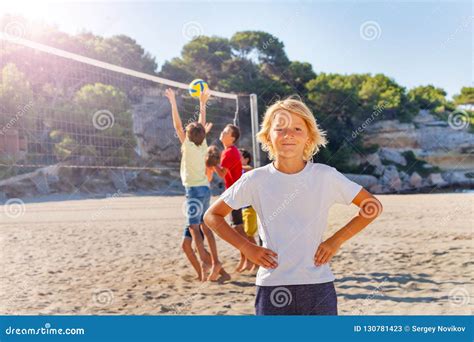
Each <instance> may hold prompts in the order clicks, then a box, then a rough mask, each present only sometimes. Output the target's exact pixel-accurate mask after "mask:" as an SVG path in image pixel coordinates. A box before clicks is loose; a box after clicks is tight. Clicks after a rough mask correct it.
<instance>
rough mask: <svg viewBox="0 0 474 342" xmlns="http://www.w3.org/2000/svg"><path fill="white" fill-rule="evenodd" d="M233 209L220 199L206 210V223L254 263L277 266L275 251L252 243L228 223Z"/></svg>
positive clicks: (266, 266)
mask: <svg viewBox="0 0 474 342" xmlns="http://www.w3.org/2000/svg"><path fill="white" fill-rule="evenodd" d="M231 211H232V208H231V207H229V206H228V205H227V204H226V203H225V202H224V201H223V200H222V199H218V200H217V201H216V202H215V203H213V204H212V205H211V207H210V208H209V209H208V210H207V211H206V213H205V215H204V223H205V224H206V225H207V226H208V227H209V228H211V229H212V230H213V231H214V232H215V233H216V234H217V235H219V236H220V237H221V238H222V239H223V240H225V241H227V242H228V243H230V244H231V245H232V246H234V247H235V248H237V249H238V250H240V251H241V252H242V253H244V255H245V256H246V257H247V258H249V259H250V261H252V262H253V263H255V264H257V265H260V266H262V267H265V268H275V267H277V266H278V264H277V262H276V260H275V259H276V258H277V254H276V253H275V252H273V251H272V250H270V249H267V248H264V247H260V246H257V245H255V244H253V243H251V242H250V241H248V240H247V239H246V238H245V237H243V236H242V235H240V234H239V233H238V232H237V231H236V230H235V229H232V228H231V227H230V226H229V225H228V224H227V222H226V221H225V217H226V216H227V215H229V214H230V212H231Z"/></svg>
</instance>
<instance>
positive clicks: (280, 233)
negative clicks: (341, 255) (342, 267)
mask: <svg viewBox="0 0 474 342" xmlns="http://www.w3.org/2000/svg"><path fill="white" fill-rule="evenodd" d="M361 189H362V186H361V185H359V184H357V183H355V182H353V181H351V180H350V179H348V178H347V177H346V176H344V175H343V174H342V173H340V172H339V171H337V170H336V169H335V168H334V167H331V166H328V165H325V164H320V163H312V162H307V163H306V165H305V167H304V169H303V170H301V171H300V172H298V173H295V174H286V173H283V172H280V171H278V170H277V169H276V168H275V167H274V166H273V163H270V164H268V165H266V166H263V167H260V168H256V169H254V170H251V171H248V172H246V173H244V174H243V175H242V177H241V178H240V179H239V180H238V181H237V182H235V183H234V184H233V185H232V186H231V187H230V188H228V189H227V190H226V191H225V192H224V193H223V194H222V195H221V196H220V198H222V199H223V201H224V202H225V203H226V204H227V205H229V206H230V207H232V209H239V208H242V207H246V206H249V205H251V206H252V207H253V208H254V209H255V211H256V212H257V216H258V219H257V222H258V234H259V235H260V238H261V239H262V242H263V247H266V248H269V249H271V250H273V251H274V252H275V253H277V254H278V258H277V262H278V266H277V267H276V268H275V269H266V268H263V267H260V268H259V270H258V273H257V279H256V284H257V285H259V286H280V285H301V284H317V283H325V282H329V281H333V280H334V279H335V277H334V275H333V273H332V271H331V268H330V267H329V264H324V265H321V266H319V267H317V266H316V265H315V264H314V255H315V253H316V250H317V248H318V246H319V244H320V243H321V242H322V238H323V233H324V231H325V230H326V228H327V218H328V211H329V208H330V207H331V206H332V205H333V204H334V203H340V204H346V205H349V204H351V202H352V200H353V199H354V197H355V196H356V195H357V194H358V193H359V191H360V190H361Z"/></svg>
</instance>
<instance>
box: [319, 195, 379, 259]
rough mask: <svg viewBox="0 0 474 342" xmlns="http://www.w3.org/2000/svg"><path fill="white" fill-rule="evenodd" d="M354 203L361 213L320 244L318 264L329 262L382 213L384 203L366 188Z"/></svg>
mask: <svg viewBox="0 0 474 342" xmlns="http://www.w3.org/2000/svg"><path fill="white" fill-rule="evenodd" d="M352 203H354V204H355V205H357V206H358V207H359V208H360V210H359V214H358V215H357V216H355V217H354V218H352V220H350V221H349V223H347V224H346V225H345V226H344V227H342V228H341V229H339V230H338V231H337V232H336V233H334V234H333V235H332V236H331V237H330V238H328V239H327V240H326V241H324V242H323V243H321V244H320V245H319V247H318V250H317V251H316V254H315V264H316V265H317V266H319V265H321V264H325V263H327V262H329V261H330V260H331V258H332V257H333V256H334V255H335V254H336V253H337V251H338V250H339V248H340V247H341V245H342V244H343V243H345V242H346V241H347V240H349V239H350V238H352V237H353V236H354V235H356V234H357V233H359V232H360V231H361V230H362V229H364V228H365V227H367V225H369V223H371V222H372V221H373V220H375V218H376V217H377V216H379V215H380V214H381V213H382V209H383V208H382V203H380V201H379V200H378V199H377V198H375V197H374V196H373V195H372V194H371V193H370V192H368V191H367V190H365V189H364V188H362V190H361V191H360V192H359V193H358V194H357V195H356V197H355V198H354V199H353V200H352Z"/></svg>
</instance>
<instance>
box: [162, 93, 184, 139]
mask: <svg viewBox="0 0 474 342" xmlns="http://www.w3.org/2000/svg"><path fill="white" fill-rule="evenodd" d="M165 96H166V97H167V98H168V100H169V102H170V105H171V116H172V118H173V126H174V130H175V131H176V135H177V136H178V139H179V141H180V142H181V144H182V143H183V142H184V139H185V138H186V134H185V133H184V130H183V123H182V122H181V118H180V117H179V112H178V105H177V104H176V97H175V94H174V91H173V90H172V89H171V88H168V89H166V91H165Z"/></svg>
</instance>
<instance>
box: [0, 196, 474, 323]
mask: <svg viewBox="0 0 474 342" xmlns="http://www.w3.org/2000/svg"><path fill="white" fill-rule="evenodd" d="M378 197H379V198H380V199H381V201H382V203H383V205H384V213H383V215H382V216H381V217H379V219H378V220H377V221H376V222H375V223H374V224H372V225H371V226H369V227H368V228H367V229H366V230H364V231H363V232H362V233H361V234H359V235H358V236H356V237H355V238H354V239H353V240H351V241H350V242H349V243H347V244H346V245H345V246H343V248H342V249H341V251H340V252H339V254H338V255H337V256H336V257H335V258H334V259H333V261H332V262H331V266H332V268H333V270H334V272H335V274H336V278H337V281H336V289H337V292H338V302H339V314H341V315H351V314H352V315H359V314H363V315H377V314H385V315H427V314H428V315H431V314H432V315H434V314H442V315H444V314H446V315H448V314H456V315H458V314H459V315H468V314H472V310H473V300H472V296H473V292H474V287H473V284H474V280H473V275H474V273H473V264H474V262H473V257H472V256H473V254H472V253H473V244H472V222H474V214H473V208H474V207H473V204H474V196H472V194H429V195H424V194H420V195H404V196H400V195H385V196H378ZM182 204H183V198H182V197H153V196H141V197H134V196H123V197H118V198H108V199H83V200H70V201H45V202H40V203H27V204H25V205H24V206H20V207H17V209H18V208H19V209H20V212H16V211H15V212H9V211H8V210H10V209H11V208H7V207H6V206H3V207H2V206H0V220H1V225H0V257H1V259H0V263H1V270H2V275H1V280H0V314H21V315H25V314H30V315H35V314H86V315H87V314H127V315H141V314H146V315H157V314H158V315H159V314H180V315H187V314H193V315H195V314H206V315H207V314H210V315H242V314H253V313H254V309H253V303H254V293H255V287H254V276H253V275H252V274H235V273H232V280H231V281H230V282H227V283H224V284H219V283H199V282H196V281H194V280H193V279H194V276H195V275H194V274H193V271H192V269H191V267H190V266H189V265H188V263H187V261H186V259H185V257H184V255H183V254H182V252H181V249H180V241H181V236H182V230H183V224H184V216H183V211H182ZM356 211H357V208H356V207H355V206H351V207H344V206H339V205H336V206H334V207H332V209H331V214H330V220H329V231H328V234H329V233H330V231H332V230H335V229H338V228H339V227H341V226H342V225H343V224H344V223H346V222H347V221H348V220H349V219H350V217H351V215H353V214H354V213H356ZM16 216H18V217H16ZM218 247H219V251H220V255H221V259H222V261H224V266H225V267H226V269H228V271H232V270H233V268H234V267H235V265H236V263H237V257H238V254H237V252H236V251H235V250H234V249H232V248H231V247H230V246H229V245H227V244H226V243H225V242H223V241H222V240H219V239H218Z"/></svg>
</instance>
